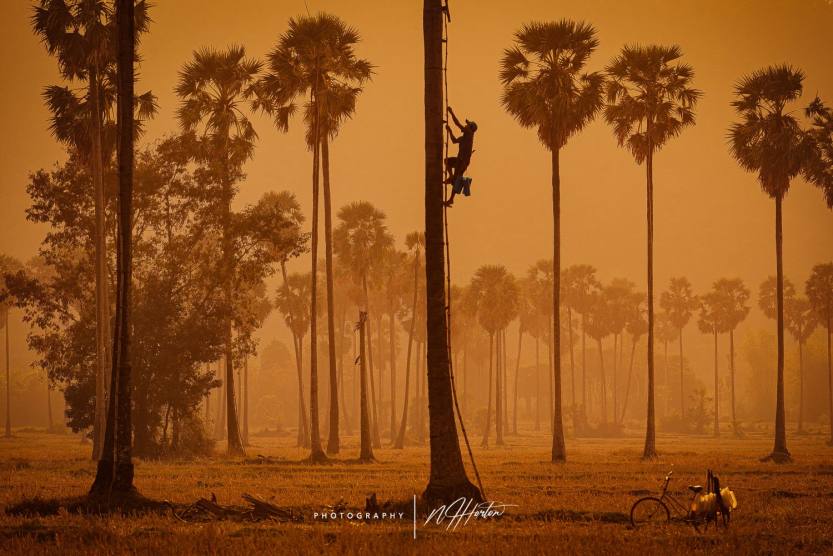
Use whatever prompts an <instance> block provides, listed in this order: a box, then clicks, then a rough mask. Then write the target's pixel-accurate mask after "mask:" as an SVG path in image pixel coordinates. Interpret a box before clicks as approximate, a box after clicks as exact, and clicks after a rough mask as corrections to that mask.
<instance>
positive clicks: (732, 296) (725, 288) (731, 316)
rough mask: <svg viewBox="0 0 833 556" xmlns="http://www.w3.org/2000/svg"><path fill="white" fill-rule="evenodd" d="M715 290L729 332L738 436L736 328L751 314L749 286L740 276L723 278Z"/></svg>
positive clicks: (730, 370) (736, 433)
mask: <svg viewBox="0 0 833 556" xmlns="http://www.w3.org/2000/svg"><path fill="white" fill-rule="evenodd" d="M714 287H715V290H716V291H718V292H720V296H721V298H722V300H723V301H722V302H723V305H724V309H723V323H722V325H723V326H722V328H723V330H724V331H725V332H728V333H729V373H730V374H729V377H730V381H729V386H730V392H731V396H732V406H731V407H732V431H733V432H734V434H735V436H736V437H740V436H742V435H743V433H742V431H741V430H740V427H739V426H738V420H737V415H736V413H735V329H736V328H737V327H738V325H739V324H740V323H741V322H743V321H744V320H745V319H746V317H747V315H749V305H747V303H748V301H749V295H750V294H749V288H747V287H746V285H745V284H744V283H743V281H742V280H741V279H740V278H732V279H727V278H723V279H721V280H718V281H717V282H715V286H714Z"/></svg>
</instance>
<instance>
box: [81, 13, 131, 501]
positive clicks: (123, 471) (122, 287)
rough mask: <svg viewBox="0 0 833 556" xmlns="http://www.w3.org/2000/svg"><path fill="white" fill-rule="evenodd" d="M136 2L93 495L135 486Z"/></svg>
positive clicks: (121, 50)
mask: <svg viewBox="0 0 833 556" xmlns="http://www.w3.org/2000/svg"><path fill="white" fill-rule="evenodd" d="M133 2H134V0H118V3H117V8H116V22H117V29H118V33H117V37H118V41H117V45H118V49H117V52H118V76H117V92H118V99H119V101H118V116H117V121H118V130H119V138H118V145H119V148H118V168H119V196H118V206H119V210H118V218H117V223H118V232H117V233H118V242H117V243H116V259H117V263H116V315H115V322H114V330H113V349H112V354H113V361H112V373H111V378H110V385H111V386H110V400H109V404H108V409H107V427H106V429H105V432H104V443H103V444H102V448H101V457H100V459H99V460H98V468H97V470H96V476H95V480H94V481H93V484H92V487H91V488H90V493H91V494H93V495H95V496H107V497H108V500H109V499H110V497H111V496H112V495H113V494H116V495H122V496H124V495H131V494H133V493H135V491H136V489H135V487H134V486H133V460H132V444H133V439H132V432H133V425H132V411H133V406H132V402H131V377H130V375H131V367H130V337H131V330H132V326H131V325H132V322H131V319H130V305H131V302H130V298H131V288H132V285H131V282H132V279H133V271H132V255H133V141H134V139H135V134H134V126H133V117H134V115H133V84H134V73H133V72H134V70H133V64H134V61H135V49H136V30H135V23H136V21H135V14H134V8H135V6H134V3H133Z"/></svg>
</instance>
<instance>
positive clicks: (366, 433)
mask: <svg viewBox="0 0 833 556" xmlns="http://www.w3.org/2000/svg"><path fill="white" fill-rule="evenodd" d="M366 337H367V313H365V312H361V313H359V372H360V373H361V379H360V380H361V401H360V402H359V403H360V404H361V409H360V413H361V426H360V430H361V451H360V454H359V460H360V461H373V460H374V457H373V447H372V446H371V440H370V413H369V412H368V410H367V351H366V350H365V346H366V345H367V342H366V339H367V338H366Z"/></svg>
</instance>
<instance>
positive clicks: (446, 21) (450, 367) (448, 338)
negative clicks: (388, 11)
mask: <svg viewBox="0 0 833 556" xmlns="http://www.w3.org/2000/svg"><path fill="white" fill-rule="evenodd" d="M443 15H444V16H445V17H443V39H442V40H443V44H444V53H443V88H444V96H443V100H444V103H445V113H446V114H448V107H449V102H448V24H449V23H450V22H451V12H450V10H449V8H448V0H445V3H444V4H443ZM446 117H447V116H446ZM445 121H446V124H447V120H445ZM449 133H450V132H449V131H448V130H447V129H446V133H445V143H444V146H443V148H444V153H443V156H444V159H445V160H447V159H448V136H449ZM443 224H444V231H445V266H446V275H445V278H446V287H445V314H446V346H447V350H448V353H447V354H446V357H447V358H448V370H449V375H450V377H451V395H452V397H453V398H454V410H455V413H456V414H457V420H458V421H459V422H460V431H461V432H462V433H463V440H465V442H466V449H467V450H468V453H469V460H470V461H471V466H472V469H473V470H474V476H475V478H476V480H477V486H478V487H479V488H480V494H481V495H482V496H484V497H485V492H484V490H483V483H482V482H481V480H480V473H479V472H478V470H477V464H476V463H475V461H474V453H473V452H472V449H471V443H470V442H469V435H468V433H467V432H466V425H465V423H464V422H463V413H462V412H461V411H460V403H459V401H458V400H457V386H456V382H455V380H454V364H453V358H452V353H451V351H452V350H451V245H450V243H449V239H448V205H447V204H445V203H443Z"/></svg>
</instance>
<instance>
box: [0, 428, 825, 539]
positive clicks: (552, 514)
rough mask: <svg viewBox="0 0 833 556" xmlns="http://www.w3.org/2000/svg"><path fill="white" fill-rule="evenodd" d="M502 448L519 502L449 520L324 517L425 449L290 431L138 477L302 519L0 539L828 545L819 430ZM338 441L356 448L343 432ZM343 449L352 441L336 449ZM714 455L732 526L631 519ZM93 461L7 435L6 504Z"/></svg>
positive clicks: (55, 494)
mask: <svg viewBox="0 0 833 556" xmlns="http://www.w3.org/2000/svg"><path fill="white" fill-rule="evenodd" d="M508 442H509V446H507V447H504V448H491V449H479V448H477V449H476V452H475V455H476V458H477V461H478V464H479V468H480V473H481V476H482V479H483V483H484V487H485V489H486V496H487V497H488V499H489V500H492V501H497V502H502V503H507V504H515V505H516V507H512V508H509V509H508V510H507V511H506V513H505V515H504V516H503V517H501V518H499V519H492V520H472V521H470V522H469V523H468V524H467V525H465V526H462V525H461V526H460V527H458V528H457V529H456V530H455V531H447V530H446V529H445V528H444V527H438V526H436V525H433V526H430V525H429V526H426V525H424V524H423V520H418V526H417V535H416V537H417V538H416V540H414V539H413V522H412V518H411V515H410V514H407V515H405V516H404V519H403V520H401V521H385V522H373V523H364V522H357V521H356V520H344V521H329V522H325V521H320V520H316V519H314V512H316V511H320V510H322V509H323V508H324V507H325V506H328V505H333V504H336V503H337V502H339V501H340V500H343V501H344V502H346V504H347V507H348V508H353V509H362V508H363V507H364V501H365V497H366V496H367V495H368V494H369V493H371V492H375V493H377V496H378V498H379V501H380V502H384V501H386V500H401V501H405V502H408V501H410V500H411V499H412V497H413V495H414V494H415V493H419V492H420V491H421V489H422V488H423V487H424V485H425V481H426V474H427V469H428V468H427V458H428V452H427V449H425V448H409V449H406V450H404V451H396V450H391V449H381V450H377V451H376V456H377V458H378V460H379V462H378V463H375V464H370V465H359V464H355V463H351V462H349V461H347V460H346V459H345V461H338V462H333V463H332V464H330V465H319V466H310V465H306V464H303V463H299V461H300V460H301V459H302V458H303V457H304V455H305V454H304V453H303V452H302V451H301V450H298V449H296V448H295V447H293V446H292V443H293V438H291V437H288V438H258V437H254V438H253V439H252V443H253V446H252V447H250V448H249V450H248V452H249V457H250V458H254V457H255V456H256V455H258V454H261V455H264V456H269V460H268V461H269V463H252V462H249V463H244V462H241V461H237V460H227V459H224V458H222V457H217V458H215V459H207V460H195V461H177V462H146V461H141V462H138V463H137V466H136V484H137V485H138V487H139V489H140V490H141V492H142V493H143V494H144V495H146V496H148V497H151V498H155V499H160V500H165V499H166V500H170V501H172V502H176V503H190V502H193V501H195V500H197V499H198V498H200V497H210V496H211V494H212V493H214V494H215V495H216V497H217V500H218V502H219V503H221V504H242V501H241V499H240V496H241V494H242V493H251V494H256V495H258V496H261V497H263V498H265V499H269V500H271V501H272V502H273V503H275V504H277V505H279V506H281V507H289V508H292V509H293V510H294V511H295V512H297V513H299V514H300V515H302V516H303V522H300V523H272V522H258V523H240V522H231V521H212V522H203V523H196V522H195V523H185V522H182V521H180V520H179V519H177V518H176V517H174V516H173V515H170V514H168V515H140V516H120V515H119V516H89V515H87V516H84V515H74V514H72V515H71V514H67V513H66V512H63V511H62V512H61V513H59V514H58V515H54V516H46V517H34V516H11V515H6V514H5V513H3V514H2V515H0V553H3V554H73V553H90V552H96V553H116V552H130V553H142V554H151V553H152V554H174V553H175V554H255V553H258V552H264V553H268V554H305V553H322V552H335V553H343V554H391V553H397V554H409V553H413V554H416V553H419V554H471V553H476V554H513V553H514V554H535V553H542V554H544V553H546V554H557V553H569V554H599V553H603V554H622V553H626V554H627V553H643V554H674V553H677V554H679V553H697V552H720V553H723V554H735V553H739V554H792V553H825V552H826V553H830V552H833V457H832V456H833V448H828V447H826V446H825V445H824V437H823V436H821V435H810V436H804V437H793V438H791V450H792V452H793V455H794V458H795V463H792V464H787V465H780V466H776V465H774V464H771V463H760V462H759V461H758V458H759V457H760V456H761V455H763V454H765V453H767V451H768V448H769V447H770V441H769V439H768V438H764V437H750V438H748V439H745V440H735V439H730V438H724V439H720V440H714V439H712V438H698V437H671V436H662V435H660V437H659V442H658V447H659V449H660V450H661V456H660V459H659V460H658V461H656V462H652V463H642V462H640V461H639V455H640V453H641V445H642V441H641V438H640V437H638V436H636V435H635V434H634V435H633V436H632V437H628V438H624V439H616V440H614V439H593V440H591V439H570V440H569V444H568V448H569V450H570V451H569V457H570V461H569V462H568V463H567V464H564V465H553V464H551V463H549V462H548V446H547V442H548V438H547V436H546V435H544V434H534V433H531V432H528V433H526V434H525V435H523V436H509V438H508ZM345 444H346V448H345V450H344V452H345V454H347V455H349V456H352V455H353V454H354V453H355V452H356V450H357V439H356V438H347V439H346V442H345ZM344 457H345V458H346V457H347V456H344ZM709 467H710V468H712V469H715V470H716V471H717V472H718V473H719V474H720V476H721V479H722V483H723V485H724V486H729V487H730V488H732V489H733V490H734V491H735V493H736V494H737V497H738V501H739V508H738V510H737V512H736V513H735V514H734V515H733V518H732V523H731V527H730V528H729V529H728V530H719V531H715V529H714V528H713V527H712V528H710V529H709V530H708V531H707V532H706V533H703V534H698V533H696V532H695V531H694V530H693V529H692V528H691V527H689V526H687V525H686V524H684V523H672V524H671V525H669V526H666V527H663V528H661V529H659V530H645V529H637V530H634V529H633V528H631V527H630V525H629V523H628V512H629V509H630V506H631V504H632V503H633V501H634V500H636V499H637V498H638V497H639V496H642V495H644V494H647V493H646V491H652V492H653V491H656V490H657V489H658V488H659V483H660V481H661V479H662V478H663V477H664V475H665V473H666V472H667V471H668V470H673V471H674V480H673V481H672V491H674V492H675V493H677V494H678V495H680V496H683V497H686V498H687V495H686V493H684V492H683V491H684V490H685V488H686V486H687V485H688V484H693V483H702V482H703V481H704V480H705V472H706V469H707V468H709ZM93 473H94V464H93V462H91V461H90V459H89V445H80V444H79V443H78V440H77V438H75V437H71V436H54V435H46V434H43V433H37V432H24V431H20V432H17V433H16V436H15V437H14V438H13V439H0V505H2V506H3V507H4V508H6V507H8V506H9V505H10V504H13V503H15V502H19V501H20V500H22V499H24V498H33V497H41V498H62V497H72V496H78V495H80V494H83V493H84V492H85V491H86V489H87V488H88V487H89V485H90V483H91V481H92V477H93Z"/></svg>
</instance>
